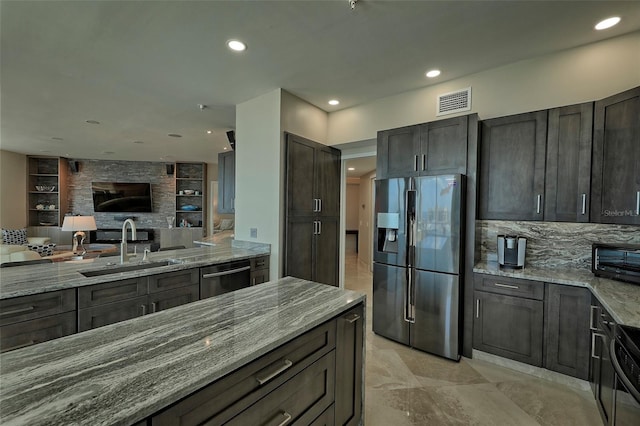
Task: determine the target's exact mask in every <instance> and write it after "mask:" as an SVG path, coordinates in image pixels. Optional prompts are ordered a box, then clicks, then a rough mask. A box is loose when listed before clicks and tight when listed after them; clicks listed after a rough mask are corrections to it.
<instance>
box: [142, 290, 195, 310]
mask: <svg viewBox="0 0 640 426" xmlns="http://www.w3.org/2000/svg"><path fill="white" fill-rule="evenodd" d="M199 299H200V285H199V284H192V285H188V286H184V287H177V288H173V289H171V290H165V291H159V292H157V293H150V294H149V296H148V298H147V309H149V312H148V313H150V314H153V313H156V312H160V311H164V310H165V309H169V308H175V307H176V306H180V305H186V304H187V303H191V302H195V301H197V300H199Z"/></svg>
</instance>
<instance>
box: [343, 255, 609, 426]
mask: <svg viewBox="0 0 640 426" xmlns="http://www.w3.org/2000/svg"><path fill="white" fill-rule="evenodd" d="M345 269H346V271H345V272H346V273H345V287H346V288H347V289H350V290H356V291H360V292H363V293H366V295H367V335H366V346H367V352H366V367H365V368H366V370H365V424H366V425H367V426H378V425H380V426H403V425H505V426H506V425H509V426H510V425H554V426H555V425H558V426H560V425H561V426H569V425H581V426H583V425H584V426H589V425H594V426H601V425H602V422H601V420H600V414H599V413H598V409H597V408H596V405H595V401H594V399H593V395H592V394H591V392H590V391H585V390H580V389H576V388H573V387H570V386H565V385H562V384H558V383H555V382H552V381H548V380H544V379H540V378H537V377H534V376H531V375H528V374H524V373H520V372H517V371H515V370H511V369H508V368H504V367H501V366H498V365H495V364H492V363H489V362H486V361H481V360H475V359H467V358H462V360H461V361H460V362H459V363H456V362H453V361H449V360H446V359H443V358H440V357H437V356H433V355H429V354H426V353H424V352H421V351H417V350H414V349H411V348H408V347H406V346H403V345H400V344H397V343H395V342H393V341H391V340H387V339H385V338H383V337H379V336H377V335H375V334H374V333H373V332H372V331H371V319H372V301H373V299H372V282H373V278H372V276H371V273H370V272H369V271H368V269H367V268H366V267H365V266H364V265H363V264H362V263H361V262H358V261H357V257H356V255H355V254H349V255H347V259H346V268H345Z"/></svg>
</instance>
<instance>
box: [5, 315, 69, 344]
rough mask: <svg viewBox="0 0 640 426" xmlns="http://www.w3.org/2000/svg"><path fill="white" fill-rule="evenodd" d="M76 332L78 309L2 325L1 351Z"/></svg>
mask: <svg viewBox="0 0 640 426" xmlns="http://www.w3.org/2000/svg"><path fill="white" fill-rule="evenodd" d="M75 332H76V311H71V312H66V313H64V314H58V315H51V316H48V317H44V318H37V319H33V320H30V321H23V322H18V323H15V324H11V325H5V326H2V327H0V351H1V352H6V351H10V350H13V349H19V348H23V347H25V346H31V345H35V344H36V343H40V342H45V341H47V340H51V339H57V338H58V337H63V336H67V335H69V334H73V333H75Z"/></svg>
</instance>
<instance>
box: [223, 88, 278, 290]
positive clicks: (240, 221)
mask: <svg viewBox="0 0 640 426" xmlns="http://www.w3.org/2000/svg"><path fill="white" fill-rule="evenodd" d="M280 105H281V90H280V89H278V90H274V91H272V92H269V93H267V94H265V95H262V96H259V97H257V98H254V99H251V100H250V101H247V102H244V103H241V104H239V105H238V106H237V107H236V140H237V141H238V144H237V145H236V201H235V207H236V209H235V210H236V214H235V220H236V223H235V238H236V239H238V240H244V241H257V242H263V243H268V244H271V263H270V266H269V267H270V279H272V280H273V279H276V278H277V277H279V276H280V275H281V261H280V253H281V236H282V232H281V228H280V225H281V224H280V210H281V206H282V201H281V191H280V188H281V170H282V167H283V165H282V162H281V145H282V144H281V134H282V131H281V128H280V117H281V113H280ZM251 228H257V229H258V237H257V238H251V237H250V229H251Z"/></svg>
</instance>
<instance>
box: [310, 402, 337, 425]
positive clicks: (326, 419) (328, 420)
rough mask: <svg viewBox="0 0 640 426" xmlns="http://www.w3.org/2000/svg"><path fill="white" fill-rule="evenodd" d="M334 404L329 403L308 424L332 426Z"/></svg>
mask: <svg viewBox="0 0 640 426" xmlns="http://www.w3.org/2000/svg"><path fill="white" fill-rule="evenodd" d="M334 417H335V404H331V405H330V406H329V408H327V409H326V410H324V412H323V413H322V414H320V416H318V418H316V419H315V420H314V421H313V422H311V425H310V426H333V425H334V424H336V423H335V418H334Z"/></svg>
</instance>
